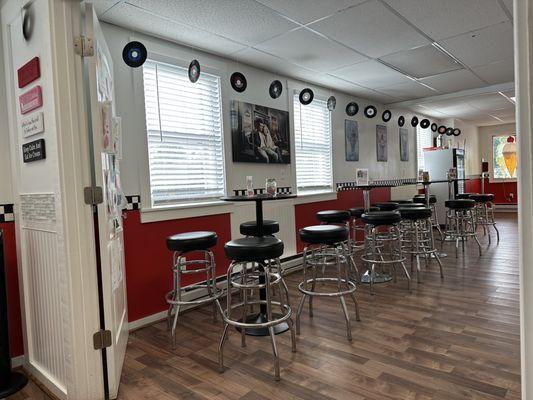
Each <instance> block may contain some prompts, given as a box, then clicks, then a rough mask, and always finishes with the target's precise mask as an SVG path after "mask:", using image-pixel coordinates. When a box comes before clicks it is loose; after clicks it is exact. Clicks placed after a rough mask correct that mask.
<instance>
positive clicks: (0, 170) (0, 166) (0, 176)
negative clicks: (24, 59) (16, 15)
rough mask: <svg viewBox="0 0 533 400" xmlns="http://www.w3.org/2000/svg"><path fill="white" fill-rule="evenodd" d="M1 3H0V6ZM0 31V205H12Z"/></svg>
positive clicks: (3, 58)
mask: <svg viewBox="0 0 533 400" xmlns="http://www.w3.org/2000/svg"><path fill="white" fill-rule="evenodd" d="M2 4H3V2H0V5H2ZM2 43H3V42H2V30H1V29H0V121H3V123H0V204H7V203H13V193H12V188H11V159H10V151H9V130H8V124H7V104H6V86H5V66H4V60H5V57H4V54H3V44H2Z"/></svg>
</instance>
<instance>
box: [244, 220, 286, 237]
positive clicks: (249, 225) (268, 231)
mask: <svg viewBox="0 0 533 400" xmlns="http://www.w3.org/2000/svg"><path fill="white" fill-rule="evenodd" d="M239 229H240V232H241V235H244V236H259V232H258V230H257V222H256V221H246V222H243V223H242V224H241V225H240V228H239ZM278 232H279V223H278V221H273V220H271V219H265V220H263V235H264V236H268V235H273V234H274V233H278Z"/></svg>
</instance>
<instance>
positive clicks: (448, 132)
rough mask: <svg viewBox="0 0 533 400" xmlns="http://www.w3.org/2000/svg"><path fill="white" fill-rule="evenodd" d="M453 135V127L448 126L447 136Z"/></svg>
mask: <svg viewBox="0 0 533 400" xmlns="http://www.w3.org/2000/svg"><path fill="white" fill-rule="evenodd" d="M452 135H453V128H446V136H452Z"/></svg>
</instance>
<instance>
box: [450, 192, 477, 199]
mask: <svg viewBox="0 0 533 400" xmlns="http://www.w3.org/2000/svg"><path fill="white" fill-rule="evenodd" d="M475 194H477V193H459V194H456V195H455V198H456V199H469V198H470V196H472V195H475Z"/></svg>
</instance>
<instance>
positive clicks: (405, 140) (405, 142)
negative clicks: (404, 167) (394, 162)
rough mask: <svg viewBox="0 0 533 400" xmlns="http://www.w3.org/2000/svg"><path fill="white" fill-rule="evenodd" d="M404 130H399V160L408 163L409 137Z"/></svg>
mask: <svg viewBox="0 0 533 400" xmlns="http://www.w3.org/2000/svg"><path fill="white" fill-rule="evenodd" d="M407 132H408V131H407V129H406V128H400V160H401V161H409V136H408V134H407Z"/></svg>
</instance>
